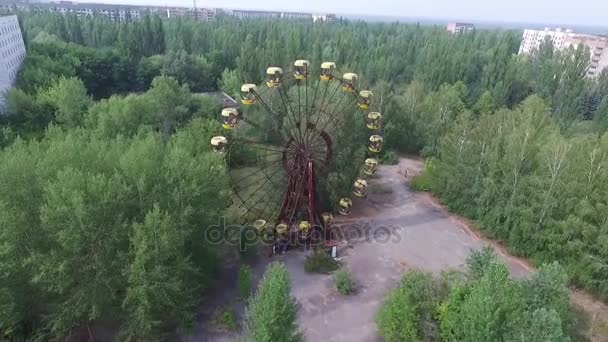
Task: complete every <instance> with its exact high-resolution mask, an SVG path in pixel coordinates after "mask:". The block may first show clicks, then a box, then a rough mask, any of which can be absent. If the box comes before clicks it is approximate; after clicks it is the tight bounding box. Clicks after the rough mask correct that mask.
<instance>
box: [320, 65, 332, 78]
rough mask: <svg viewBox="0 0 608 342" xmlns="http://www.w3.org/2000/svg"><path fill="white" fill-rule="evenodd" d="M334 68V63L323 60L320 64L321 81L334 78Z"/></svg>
mask: <svg viewBox="0 0 608 342" xmlns="http://www.w3.org/2000/svg"><path fill="white" fill-rule="evenodd" d="M335 69H336V63H334V62H324V63H323V64H321V76H320V77H321V81H331V80H333V79H334V70H335Z"/></svg>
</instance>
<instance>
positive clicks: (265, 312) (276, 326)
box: [245, 264, 302, 342]
mask: <svg viewBox="0 0 608 342" xmlns="http://www.w3.org/2000/svg"><path fill="white" fill-rule="evenodd" d="M245 330H246V331H245V339H246V340H247V341H250V342H273V341H281V342H298V341H302V335H301V334H300V332H299V331H298V327H297V325H296V304H295V302H294V300H293V299H292V298H291V280H290V278H289V272H288V271H287V268H286V267H285V265H283V264H272V265H270V267H269V268H268V269H267V270H266V272H265V273H264V277H263V278H262V280H261V281H260V285H259V287H258V291H257V293H256V294H255V295H254V296H253V297H251V298H250V299H249V306H248V307H247V313H246V323H245Z"/></svg>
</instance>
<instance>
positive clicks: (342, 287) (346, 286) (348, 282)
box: [334, 270, 355, 296]
mask: <svg viewBox="0 0 608 342" xmlns="http://www.w3.org/2000/svg"><path fill="white" fill-rule="evenodd" d="M334 281H335V283H336V289H337V290H338V292H339V293H340V294H341V295H344V296H348V295H351V294H352V293H353V292H355V283H354V282H353V280H352V278H351V277H350V274H349V273H348V272H347V271H345V270H340V271H338V272H336V274H335V275H334Z"/></svg>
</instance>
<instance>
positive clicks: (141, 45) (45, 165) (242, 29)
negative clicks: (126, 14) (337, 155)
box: [0, 13, 608, 341]
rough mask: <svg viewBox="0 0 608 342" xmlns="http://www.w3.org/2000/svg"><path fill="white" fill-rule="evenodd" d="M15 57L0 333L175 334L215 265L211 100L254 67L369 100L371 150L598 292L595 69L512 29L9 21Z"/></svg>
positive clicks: (605, 188) (605, 262)
mask: <svg viewBox="0 0 608 342" xmlns="http://www.w3.org/2000/svg"><path fill="white" fill-rule="evenodd" d="M19 16H20V23H21V26H22V29H23V31H24V35H25V40H26V44H27V50H28V57H27V58H26V60H25V64H24V66H23V67H22V70H21V71H20V73H19V75H18V81H17V86H16V87H15V88H14V89H12V90H11V91H10V92H9V93H8V95H7V106H6V108H5V114H6V115H5V116H4V117H3V119H2V120H3V121H2V122H1V127H0V148H2V151H1V152H0V185H1V186H0V208H1V210H0V222H1V226H2V229H1V230H0V244H1V246H2V247H1V249H0V284H1V287H0V331H1V333H2V334H3V336H5V337H6V338H8V339H36V338H37V339H40V340H47V339H52V338H60V337H62V336H68V335H75V334H85V335H86V334H87V333H91V330H95V329H96V328H97V327H99V326H107V325H114V326H116V325H119V326H120V330H121V336H122V338H124V339H130V340H148V341H149V340H155V339H160V340H163V339H168V338H169V337H168V336H169V335H166V334H165V333H167V334H170V333H172V332H174V331H175V330H176V328H177V327H181V328H187V327H188V326H189V325H190V323H191V321H192V319H193V315H194V312H195V307H196V305H197V304H198V303H199V302H200V300H201V299H202V298H203V297H204V293H205V289H206V287H207V286H208V285H209V284H210V283H212V281H213V279H214V277H215V276H216V275H217V272H218V271H219V269H220V267H221V260H220V259H219V256H220V255H221V253H220V252H221V251H220V250H218V249H222V248H223V246H210V245H208V244H206V243H205V241H204V234H205V230H206V228H205V227H208V226H210V225H212V224H215V223H216V222H217V221H218V220H219V217H220V216H222V215H226V212H225V208H226V207H227V206H228V205H229V203H230V189H229V185H228V182H227V179H226V178H227V177H226V172H225V167H224V163H223V162H222V160H221V158H219V157H218V156H216V155H214V154H213V153H212V152H211V151H210V146H209V139H210V137H211V136H212V135H213V132H216V131H217V129H218V127H219V122H218V112H219V106H218V104H217V103H215V102H214V100H213V99H211V98H209V97H206V96H201V95H199V94H198V93H200V92H204V91H210V90H216V89H222V90H224V91H226V92H227V93H229V94H231V95H235V96H236V95H237V93H238V90H239V88H240V85H241V84H242V83H248V82H253V83H260V81H261V80H262V77H263V75H264V71H265V69H266V67H268V66H270V65H281V66H289V65H291V64H292V63H293V61H294V60H295V59H297V58H307V59H310V60H311V61H312V62H313V63H315V65H317V66H318V64H319V63H320V62H321V61H325V60H332V61H335V62H336V63H337V64H338V65H339V69H340V70H343V71H354V72H357V73H358V74H359V75H360V76H361V78H362V82H363V85H364V86H367V87H369V88H371V89H372V90H374V93H375V99H376V101H377V106H378V107H379V109H380V111H381V112H383V114H384V116H385V118H386V124H385V129H384V135H385V137H386V143H387V149H386V150H387V152H386V153H387V154H388V153H395V152H417V153H421V154H422V155H423V156H425V157H427V158H428V161H427V169H426V172H425V173H424V175H423V176H422V177H421V178H419V179H418V180H417V181H416V185H417V186H418V187H419V188H422V189H430V190H432V191H434V192H435V193H437V194H438V195H439V196H440V198H441V199H442V200H443V201H444V202H445V203H446V204H447V205H448V206H449V207H450V208H451V209H452V210H454V211H457V212H459V213H462V214H464V215H467V216H469V217H471V218H473V219H475V220H476V221H478V222H479V223H480V225H481V226H482V228H483V229H484V230H485V231H487V232H488V233H491V234H492V235H493V236H496V237H497V238H500V239H503V240H505V241H506V242H507V243H508V246H509V248H510V249H511V250H512V251H513V252H515V253H517V254H520V255H526V256H529V257H531V258H532V260H533V261H534V262H537V263H539V264H540V263H544V262H553V261H559V262H560V263H561V264H562V265H563V266H564V268H565V269H566V271H567V273H568V274H569V275H570V276H571V277H572V280H573V281H574V282H575V284H577V285H580V286H581V287H583V288H585V289H588V290H590V291H592V292H593V293H595V294H597V295H600V296H602V297H604V298H606V297H608V280H607V279H608V254H607V251H606V248H605V246H607V245H608V216H607V215H608V210H606V200H607V198H608V196H607V195H608V171H607V167H608V158H607V157H606V153H607V151H608V137H607V136H606V135H605V134H604V132H605V131H606V129H608V74H606V73H604V74H602V75H601V76H600V77H599V79H597V80H589V79H586V78H585V74H586V67H587V63H588V56H589V52H588V50H587V49H586V48H585V47H580V48H578V49H576V50H575V49H570V50H566V51H563V52H554V51H553V48H552V46H551V44H550V42H547V43H546V44H544V45H543V47H542V48H541V49H540V50H539V51H537V52H535V53H534V54H532V55H530V56H517V55H516V53H517V49H518V47H519V42H520V35H521V32H517V31H502V30H492V31H490V30H478V31H475V32H471V33H467V34H463V35H450V34H448V33H447V32H445V30H444V28H441V27H426V26H420V25H411V24H408V25H406V24H382V23H374V24H370V23H365V22H351V21H346V20H338V21H336V22H332V23H312V22H309V21H287V20H272V21H266V20H237V19H234V18H229V17H220V18H218V20H217V21H215V22H209V23H203V22H194V21H191V20H184V19H171V20H161V19H160V18H157V17H153V16H145V17H144V18H143V19H141V20H138V21H134V22H128V23H114V22H111V21H108V20H105V19H103V18H77V17H75V16H62V15H52V14H33V13H20V14H19Z"/></svg>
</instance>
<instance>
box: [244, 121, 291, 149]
mask: <svg viewBox="0 0 608 342" xmlns="http://www.w3.org/2000/svg"><path fill="white" fill-rule="evenodd" d="M240 120H242V121H244V122H246V123H247V124H248V125H249V126H251V127H254V128H257V129H258V130H260V131H261V132H263V133H266V134H268V136H270V137H277V138H279V139H281V142H282V143H285V140H286V139H285V137H284V136H283V135H282V134H281V132H279V131H278V130H276V129H265V128H264V127H263V126H262V125H260V124H258V123H257V122H255V121H253V120H251V119H249V118H246V117H244V116H242V117H241V118H240Z"/></svg>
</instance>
